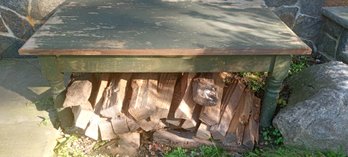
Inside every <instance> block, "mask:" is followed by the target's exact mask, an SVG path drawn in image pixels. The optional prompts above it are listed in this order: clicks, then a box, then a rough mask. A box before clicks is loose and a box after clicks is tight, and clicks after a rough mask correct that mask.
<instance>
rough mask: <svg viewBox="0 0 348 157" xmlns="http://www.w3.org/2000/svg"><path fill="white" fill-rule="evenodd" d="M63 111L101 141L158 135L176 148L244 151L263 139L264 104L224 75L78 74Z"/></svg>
mask: <svg viewBox="0 0 348 157" xmlns="http://www.w3.org/2000/svg"><path fill="white" fill-rule="evenodd" d="M63 106H64V107H71V109H72V112H73V114H74V121H75V127H78V128H80V129H83V130H84V134H85V135H86V136H88V137H90V138H92V139H95V140H98V139H102V140H111V139H115V138H117V137H120V136H122V135H125V134H127V133H139V132H153V134H152V136H153V137H152V140H153V141H155V142H158V143H162V144H167V145H171V146H181V147H185V148H188V147H196V146H198V145H201V144H205V145H210V144H212V141H214V143H220V144H221V145H222V146H226V147H230V148H236V149H237V150H238V149H240V148H243V149H252V148H253V147H254V145H255V143H257V142H258V138H259V113H260V99H259V98H257V97H255V96H254V94H253V92H251V91H250V90H249V89H248V88H246V86H245V84H244V83H242V81H240V80H239V79H232V81H231V82H230V83H229V84H227V85H226V84H225V83H224V78H223V77H222V75H221V73H197V74H196V73H183V74H181V73H133V74H128V73H103V74H75V75H74V76H73V77H72V80H71V82H70V84H69V86H68V89H67V93H66V99H65V101H64V104H63ZM137 136H140V135H137ZM138 139H139V140H140V137H138ZM212 139H213V140H212Z"/></svg>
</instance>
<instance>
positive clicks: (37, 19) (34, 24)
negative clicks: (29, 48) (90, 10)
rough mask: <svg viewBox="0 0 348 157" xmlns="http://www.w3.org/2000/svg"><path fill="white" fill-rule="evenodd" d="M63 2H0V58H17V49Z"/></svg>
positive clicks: (2, 0) (7, 0)
mask: <svg viewBox="0 0 348 157" xmlns="http://www.w3.org/2000/svg"><path fill="white" fill-rule="evenodd" d="M63 1H64V0H0V57H18V52H17V51H18V48H19V47H20V46H22V45H23V43H24V42H25V41H26V40H27V39H28V38H29V37H30V36H31V35H32V34H33V33H34V32H35V30H36V29H38V28H39V26H40V25H41V24H42V23H43V22H44V21H45V17H47V16H48V15H49V14H50V12H51V11H52V10H53V9H55V8H56V7H57V6H58V5H59V4H61V3H62V2H63Z"/></svg>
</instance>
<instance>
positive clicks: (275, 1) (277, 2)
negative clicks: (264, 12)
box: [265, 0, 297, 7]
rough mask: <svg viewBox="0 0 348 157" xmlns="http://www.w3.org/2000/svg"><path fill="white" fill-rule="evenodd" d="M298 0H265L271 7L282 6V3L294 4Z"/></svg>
mask: <svg viewBox="0 0 348 157" xmlns="http://www.w3.org/2000/svg"><path fill="white" fill-rule="evenodd" d="M296 2H297V0H265V3H266V5H267V6H269V7H280V6H282V5H287V6H289V5H294V4H296Z"/></svg>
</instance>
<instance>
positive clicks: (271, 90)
mask: <svg viewBox="0 0 348 157" xmlns="http://www.w3.org/2000/svg"><path fill="white" fill-rule="evenodd" d="M290 64H291V56H276V57H275V59H274V63H273V66H272V68H271V70H270V73H269V75H268V78H267V82H266V90H265V95H264V98H263V101H262V108H261V127H268V126H270V125H271V123H272V118H273V115H274V112H275V110H276V107H277V99H278V97H279V92H280V91H281V88H282V83H283V80H284V79H285V78H286V77H287V76H288V72H289V69H290Z"/></svg>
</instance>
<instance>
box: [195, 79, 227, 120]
mask: <svg viewBox="0 0 348 157" xmlns="http://www.w3.org/2000/svg"><path fill="white" fill-rule="evenodd" d="M211 77H212V80H213V81H214V88H216V91H215V93H216V94H215V96H216V105H215V106H204V107H203V109H202V112H201V115H200V117H199V119H200V120H201V121H202V122H204V123H205V124H207V125H209V126H213V125H216V124H218V123H219V120H220V115H221V109H222V105H221V102H222V95H223V89H224V87H225V83H224V81H223V79H222V78H221V77H220V75H219V74H218V73H214V74H212V76H211Z"/></svg>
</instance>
